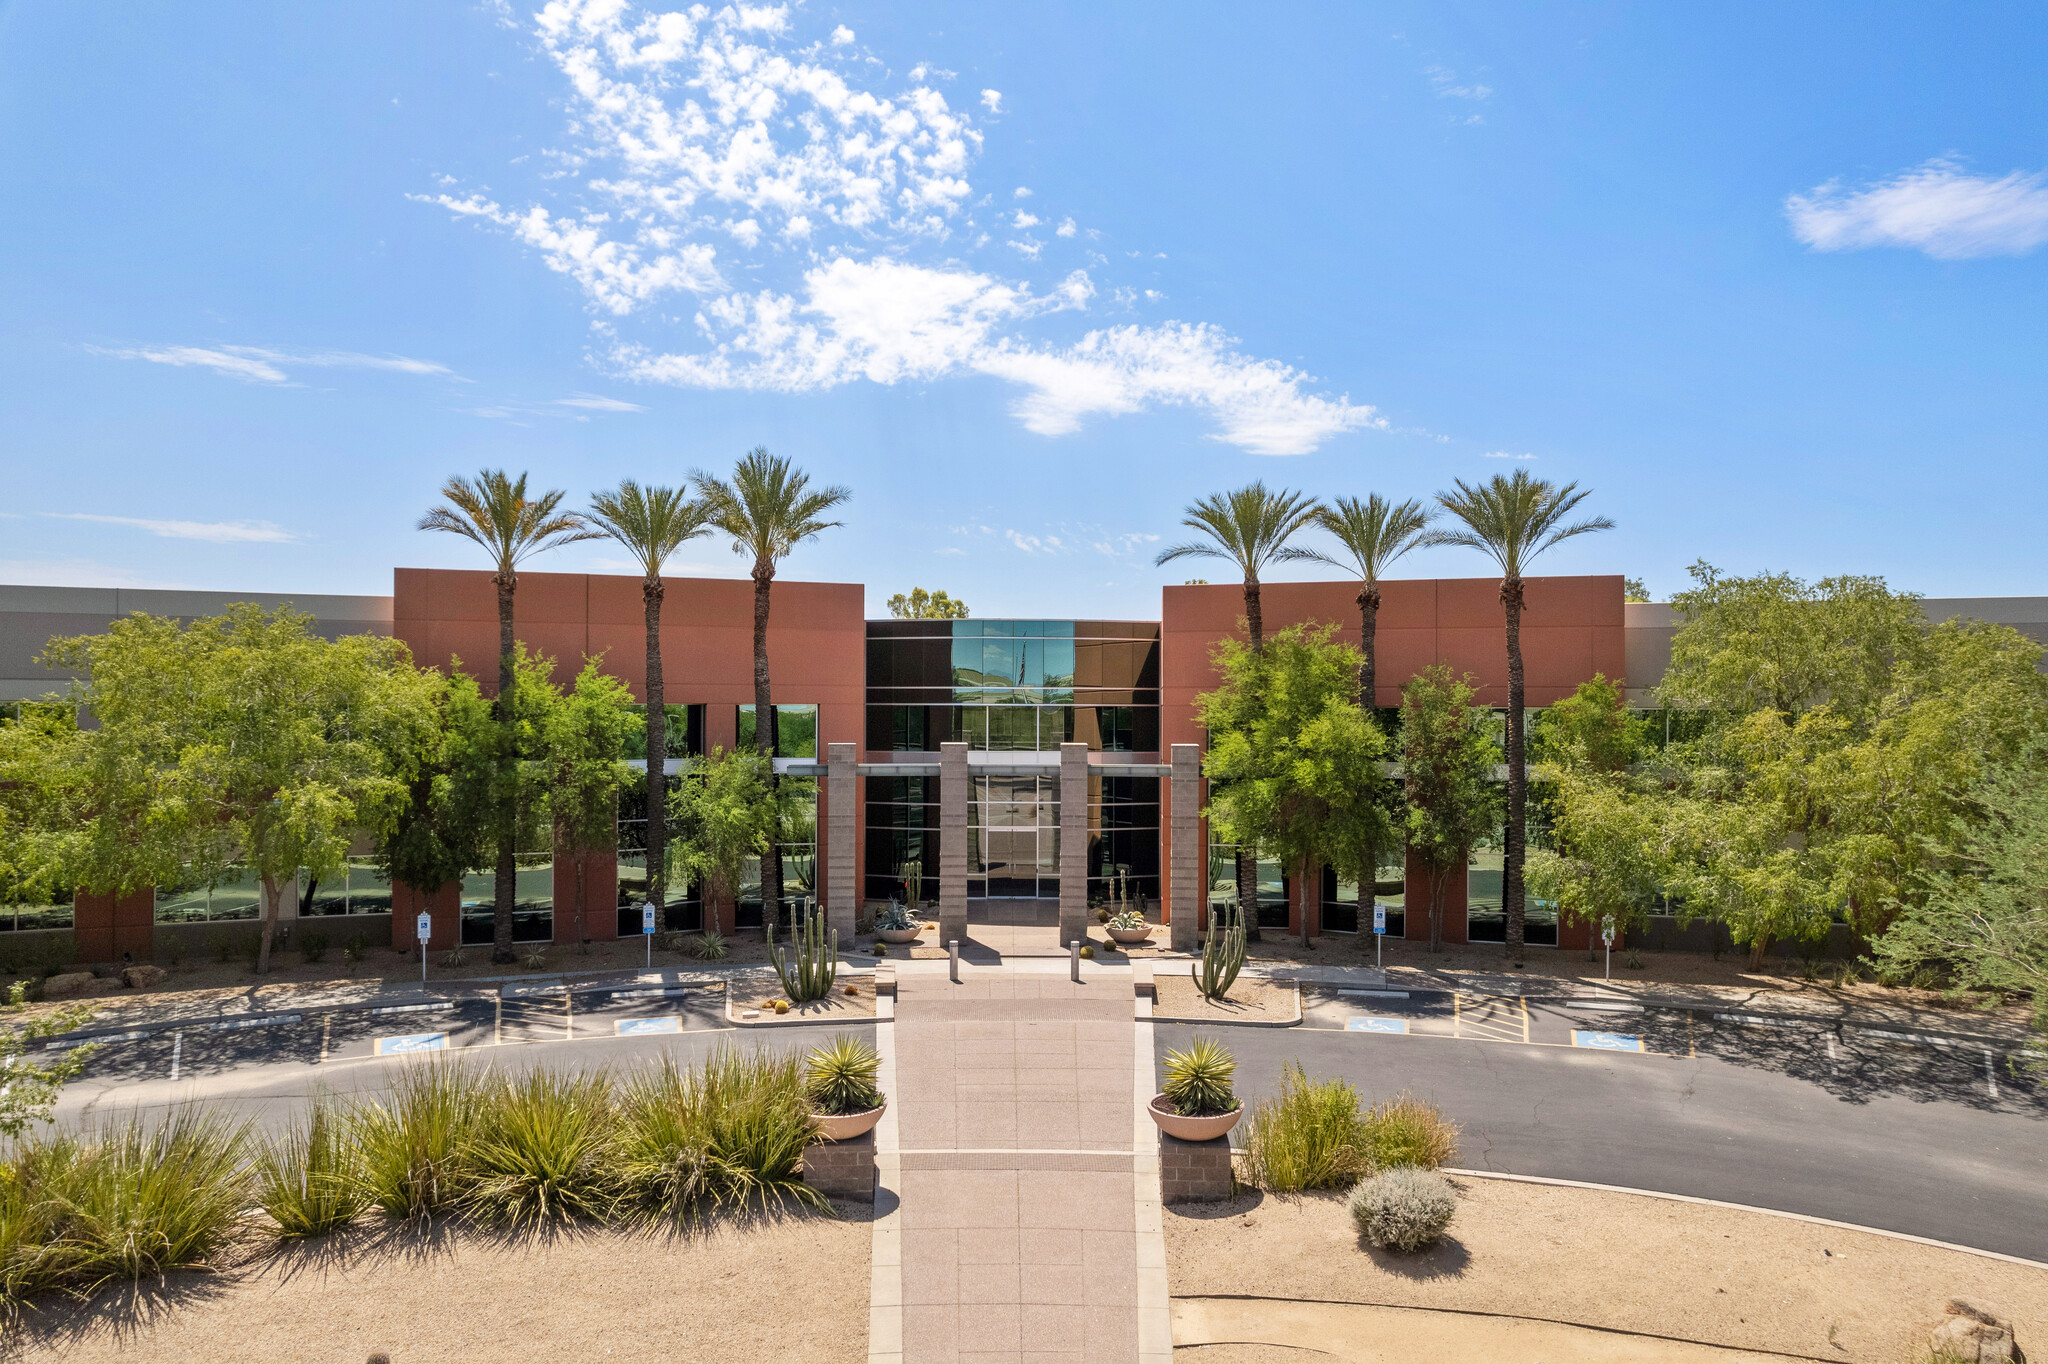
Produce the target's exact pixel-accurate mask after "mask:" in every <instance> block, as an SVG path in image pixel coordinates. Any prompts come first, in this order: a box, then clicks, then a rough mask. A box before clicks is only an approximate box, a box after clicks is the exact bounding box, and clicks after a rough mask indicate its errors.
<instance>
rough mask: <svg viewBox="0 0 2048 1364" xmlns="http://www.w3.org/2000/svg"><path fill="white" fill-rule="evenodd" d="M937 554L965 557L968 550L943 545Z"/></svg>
mask: <svg viewBox="0 0 2048 1364" xmlns="http://www.w3.org/2000/svg"><path fill="white" fill-rule="evenodd" d="M937 552H938V553H940V554H958V555H961V556H963V557H964V556H965V555H966V553H967V551H966V550H964V549H962V548H960V547H959V546H958V545H943V546H941V547H940V548H939V549H938V551H937Z"/></svg>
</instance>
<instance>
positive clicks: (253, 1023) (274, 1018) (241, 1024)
mask: <svg viewBox="0 0 2048 1364" xmlns="http://www.w3.org/2000/svg"><path fill="white" fill-rule="evenodd" d="M299 1018H300V1015H298V1014H265V1015H263V1016H262V1017H261V1018H223V1019H222V1020H221V1021H220V1022H218V1023H216V1024H214V1025H213V1030H214V1031H215V1032H233V1031H234V1030H236V1029H238V1028H275V1027H278V1026H279V1025H281V1024H285V1023H296V1022H298V1021H299Z"/></svg>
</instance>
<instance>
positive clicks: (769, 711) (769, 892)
mask: <svg viewBox="0 0 2048 1364" xmlns="http://www.w3.org/2000/svg"><path fill="white" fill-rule="evenodd" d="M774 581H775V565H774V564H772V563H769V562H766V561H763V562H760V563H756V564H755V565H754V746H755V747H756V748H758V749H759V750H760V751H761V755H762V756H763V757H765V758H767V759H768V762H769V775H768V789H769V790H770V791H777V790H779V789H780V787H781V783H780V782H779V781H778V780H777V779H776V777H775V774H774V762H775V708H774V706H773V705H772V704H771V703H770V702H769V700H768V696H769V689H768V589H769V587H770V586H771V585H772V584H773V583H774ZM779 823H780V821H779V820H778V821H777V822H776V823H774V824H771V825H770V826H769V828H768V846H767V848H766V849H765V850H764V851H763V852H762V854H761V931H762V933H763V934H764V935H765V934H766V933H767V932H768V929H769V927H770V925H773V924H775V923H777V922H778V921H779V920H780V917H781V914H782V837H781V835H782V830H781V828H780V827H778V826H779Z"/></svg>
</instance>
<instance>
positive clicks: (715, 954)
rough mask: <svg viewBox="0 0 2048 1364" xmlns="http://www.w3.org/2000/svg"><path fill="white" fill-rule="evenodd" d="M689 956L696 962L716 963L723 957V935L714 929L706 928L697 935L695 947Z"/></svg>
mask: <svg viewBox="0 0 2048 1364" xmlns="http://www.w3.org/2000/svg"><path fill="white" fill-rule="evenodd" d="M691 955H692V956H694V957H696V958H697V960H698V961H717V960H718V959H719V958H721V957H723V956H724V955H725V935H724V934H723V933H720V932H719V931H718V930H717V929H715V928H707V929H705V930H704V931H703V932H702V933H699V934H698V935H697V945H696V946H695V947H694V948H692V949H691Z"/></svg>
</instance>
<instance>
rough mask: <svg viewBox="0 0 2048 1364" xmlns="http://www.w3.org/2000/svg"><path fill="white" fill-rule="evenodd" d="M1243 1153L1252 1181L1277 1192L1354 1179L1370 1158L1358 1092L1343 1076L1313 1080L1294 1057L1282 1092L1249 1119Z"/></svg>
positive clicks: (1282, 1079)
mask: <svg viewBox="0 0 2048 1364" xmlns="http://www.w3.org/2000/svg"><path fill="white" fill-rule="evenodd" d="M1245 1157H1246V1168H1247V1173H1248V1174H1249V1175H1250V1176H1251V1182H1253V1183H1255V1184H1258V1185H1260V1186H1261V1187H1263V1188H1266V1189H1269V1190H1271V1191H1272V1192H1274V1193H1296V1192H1299V1191H1300V1190H1302V1189H1333V1188H1340V1187H1342V1186H1344V1185H1347V1184H1350V1183H1352V1182H1353V1181H1354V1180H1356V1179H1357V1178H1358V1177H1359V1176H1360V1175H1362V1174H1364V1173H1365V1160H1366V1157H1365V1143H1364V1134H1363V1132H1362V1131H1361V1124H1360V1121H1359V1117H1358V1092H1357V1091H1356V1090H1354V1089H1353V1088H1352V1087H1351V1086H1350V1084H1349V1083H1347V1082H1346V1081H1343V1080H1321V1081H1312V1080H1310V1079H1309V1078H1308V1076H1307V1075H1306V1074H1305V1073H1304V1072H1303V1071H1302V1068H1301V1067H1300V1066H1299V1065H1297V1064H1295V1063H1294V1062H1291V1061H1290V1062H1289V1063H1288V1064H1287V1065H1285V1066H1284V1067H1282V1068H1281V1071H1280V1092H1279V1094H1277V1095H1276V1096H1274V1097H1273V1098H1271V1099H1267V1100H1264V1101H1263V1102H1261V1103H1258V1104H1256V1105H1254V1106H1253V1108H1252V1111H1251V1114H1250V1116H1249V1118H1248V1119H1247V1120H1246V1126H1245Z"/></svg>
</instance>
